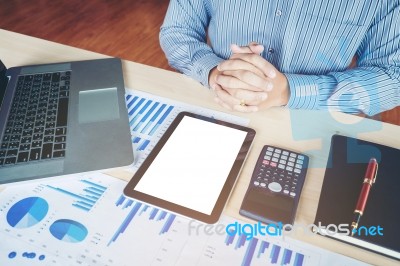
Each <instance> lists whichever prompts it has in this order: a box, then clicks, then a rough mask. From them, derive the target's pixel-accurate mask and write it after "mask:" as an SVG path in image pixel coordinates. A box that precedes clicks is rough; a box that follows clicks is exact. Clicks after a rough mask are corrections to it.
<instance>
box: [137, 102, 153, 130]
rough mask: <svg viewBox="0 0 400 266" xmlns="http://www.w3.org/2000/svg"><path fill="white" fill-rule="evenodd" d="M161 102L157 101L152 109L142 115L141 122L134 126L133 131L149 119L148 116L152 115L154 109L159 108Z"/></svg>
mask: <svg viewBox="0 0 400 266" xmlns="http://www.w3.org/2000/svg"><path fill="white" fill-rule="evenodd" d="M159 104H160V103H159V102H155V103H154V104H153V106H152V107H151V108H150V110H149V111H148V112H147V113H146V114H145V115H144V116H143V117H142V119H141V120H140V122H139V123H138V124H137V125H136V126H135V127H134V128H133V131H137V130H138V129H139V128H140V126H141V125H142V124H143V123H145V122H146V121H147V119H148V117H149V116H150V115H151V113H153V111H154V110H155V109H156V108H157V106H158V105H159Z"/></svg>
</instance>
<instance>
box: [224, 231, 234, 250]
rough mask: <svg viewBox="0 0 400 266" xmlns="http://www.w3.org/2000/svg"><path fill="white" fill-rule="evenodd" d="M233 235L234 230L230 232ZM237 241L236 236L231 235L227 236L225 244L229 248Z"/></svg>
mask: <svg viewBox="0 0 400 266" xmlns="http://www.w3.org/2000/svg"><path fill="white" fill-rule="evenodd" d="M230 232H231V233H232V232H233V230H231V231H230ZM234 239H235V235H234V234H231V235H228V234H227V235H226V239H225V244H226V245H227V246H229V245H230V244H232V243H233V240H234Z"/></svg>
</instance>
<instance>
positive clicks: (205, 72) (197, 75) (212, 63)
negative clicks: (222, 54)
mask: <svg viewBox="0 0 400 266" xmlns="http://www.w3.org/2000/svg"><path fill="white" fill-rule="evenodd" d="M222 61H224V59H222V58H219V57H218V56H216V55H215V54H208V55H205V56H203V57H201V58H200V59H198V60H197V61H196V62H195V63H194V64H193V68H192V71H191V73H190V76H191V77H192V78H194V79H195V80H197V81H199V82H200V83H201V84H203V85H204V86H206V87H209V84H208V76H209V74H210V71H211V69H213V68H214V67H216V66H217V65H218V64H219V63H220V62H222Z"/></svg>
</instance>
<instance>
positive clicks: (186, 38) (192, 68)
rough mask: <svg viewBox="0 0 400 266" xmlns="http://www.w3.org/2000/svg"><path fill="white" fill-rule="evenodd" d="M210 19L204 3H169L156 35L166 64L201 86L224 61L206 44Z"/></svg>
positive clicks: (198, 0)
mask: <svg viewBox="0 0 400 266" xmlns="http://www.w3.org/2000/svg"><path fill="white" fill-rule="evenodd" d="M209 20H210V15H209V12H208V9H207V7H206V1H202V0H191V1H190V0H171V2H170V4H169V7H168V10H167V13H166V16H165V19H164V22H163V25H162V26H161V30H160V36H159V37H160V45H161V48H162V49H163V51H164V53H165V55H166V57H167V59H168V62H169V64H170V65H171V66H172V67H173V68H175V69H177V70H178V71H180V72H182V73H184V74H186V75H188V76H190V77H192V78H194V79H195V80H197V81H199V82H200V83H201V84H203V85H204V86H208V75H209V72H210V70H211V69H212V68H214V67H215V66H217V65H218V64H219V63H220V62H221V61H223V59H222V58H219V57H218V56H217V55H215V54H214V52H213V50H212V48H211V47H210V46H209V45H208V44H207V27H208V23H209Z"/></svg>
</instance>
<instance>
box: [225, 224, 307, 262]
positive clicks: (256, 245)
mask: <svg viewBox="0 0 400 266" xmlns="http://www.w3.org/2000/svg"><path fill="white" fill-rule="evenodd" d="M231 232H232V231H231ZM236 236H237V235H236V234H231V235H228V234H227V236H226V238H225V245H226V246H229V245H231V244H232V243H233V242H234V239H235V237H236ZM245 245H247V248H246V252H245V254H244V257H243V261H242V263H241V265H242V266H248V265H251V262H252V260H253V259H254V258H256V259H260V260H262V261H263V260H265V263H266V264H267V262H268V260H270V261H271V262H270V264H278V259H279V254H280V253H281V250H283V254H282V258H281V260H280V265H289V264H290V263H291V262H292V264H291V265H294V266H302V265H303V263H304V255H303V254H301V253H296V256H295V259H294V260H293V259H292V257H293V254H294V252H293V251H292V250H290V249H287V248H282V247H281V246H279V245H277V244H270V243H269V242H267V241H265V240H259V239H257V238H256V237H253V238H252V239H250V240H248V239H246V235H244V234H242V235H238V237H237V240H236V244H235V246H234V249H235V250H239V249H240V248H241V247H243V246H245ZM270 247H271V248H270ZM256 250H257V252H256ZM267 250H268V251H269V255H268V257H264V256H263V254H265V253H266V252H267ZM255 254H257V255H255Z"/></svg>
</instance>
